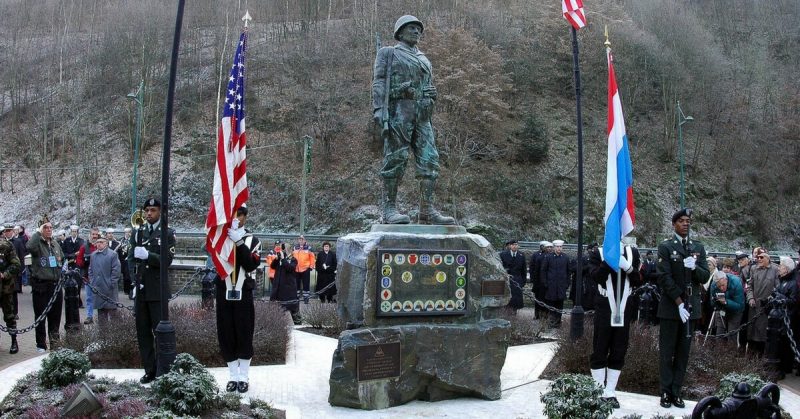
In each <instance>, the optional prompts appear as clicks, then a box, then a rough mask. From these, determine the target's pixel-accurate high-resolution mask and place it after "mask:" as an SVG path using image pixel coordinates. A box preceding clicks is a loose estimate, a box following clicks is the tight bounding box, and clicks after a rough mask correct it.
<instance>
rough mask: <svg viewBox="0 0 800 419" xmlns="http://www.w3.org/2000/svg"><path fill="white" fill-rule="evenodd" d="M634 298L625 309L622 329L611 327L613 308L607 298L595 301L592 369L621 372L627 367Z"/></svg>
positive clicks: (590, 361) (590, 360)
mask: <svg viewBox="0 0 800 419" xmlns="http://www.w3.org/2000/svg"><path fill="white" fill-rule="evenodd" d="M631 300H632V298H629V299H628V302H627V305H626V307H625V319H624V321H623V326H622V327H611V308H610V307H609V306H608V299H606V298H605V297H601V298H597V299H594V307H595V312H594V337H593V338H592V355H591V357H589V366H590V368H591V369H593V370H596V369H601V368H606V367H608V368H610V369H612V370H621V369H622V367H623V366H624V365H625V354H626V353H627V352H628V339H629V337H630V330H631V321H632V320H633V313H636V310H635V309H633V308H632V307H631V306H630V304H631Z"/></svg>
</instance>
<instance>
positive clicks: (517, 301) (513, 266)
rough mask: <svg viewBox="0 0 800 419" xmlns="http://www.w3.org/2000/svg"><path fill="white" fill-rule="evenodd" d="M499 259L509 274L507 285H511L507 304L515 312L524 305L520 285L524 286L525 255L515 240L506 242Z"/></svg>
mask: <svg viewBox="0 0 800 419" xmlns="http://www.w3.org/2000/svg"><path fill="white" fill-rule="evenodd" d="M500 261H501V262H502V263H503V268H505V270H506V273H507V274H508V276H509V281H510V283H509V286H510V287H511V300H510V301H509V302H508V306H509V307H511V309H512V310H514V311H515V312H516V311H517V310H519V309H521V308H522V307H524V306H525V302H524V301H523V299H522V287H523V286H525V276H526V275H525V274H526V272H525V270H526V267H525V255H523V254H522V252H520V251H519V243H518V242H517V241H516V240H509V241H507V242H506V250H504V251H502V252H500Z"/></svg>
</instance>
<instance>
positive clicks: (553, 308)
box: [508, 280, 594, 316]
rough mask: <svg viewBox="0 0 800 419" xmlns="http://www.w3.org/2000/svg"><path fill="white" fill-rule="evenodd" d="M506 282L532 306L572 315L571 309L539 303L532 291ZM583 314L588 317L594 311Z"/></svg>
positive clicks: (514, 282) (512, 282)
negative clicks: (515, 288) (532, 304)
mask: <svg viewBox="0 0 800 419" xmlns="http://www.w3.org/2000/svg"><path fill="white" fill-rule="evenodd" d="M508 282H509V284H513V286H515V287H517V289H518V290H520V291H521V292H522V295H523V296H525V297H528V298H530V299H531V301H533V303H534V304H536V305H538V306H540V307H544V308H545V309H546V310H548V311H553V312H556V313H560V314H571V313H572V310H571V309H561V308H556V307H553V306H551V305H549V304H547V303H545V302H544V301H541V300H539V299H537V298H536V294H534V293H533V291H528V290H526V289H524V288H522V287H520V286H519V284H517V282H516V281H511V280H509V281H508ZM583 314H584V315H587V316H588V315H592V314H594V310H588V311H585V312H584V313H583Z"/></svg>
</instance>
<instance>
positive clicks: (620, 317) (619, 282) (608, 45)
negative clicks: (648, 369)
mask: <svg viewBox="0 0 800 419" xmlns="http://www.w3.org/2000/svg"><path fill="white" fill-rule="evenodd" d="M604 32H605V36H606V42H604V43H603V45H605V46H606V51H611V41H610V40H609V39H608V26H606V27H605V28H604ZM620 240H622V237H620ZM624 253H625V246H623V245H621V244H620V248H619V254H620V257H622V255H623V254H624ZM622 291H623V288H622V268H620V267H617V292H616V293H615V294H614V298H615V301H614V303H615V304H616V305H617V314H616V316H614V319H613V320H612V322H611V323H612V324H620V325H621V324H623V319H624V317H625V313H622Z"/></svg>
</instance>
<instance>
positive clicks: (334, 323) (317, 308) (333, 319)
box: [300, 301, 345, 336]
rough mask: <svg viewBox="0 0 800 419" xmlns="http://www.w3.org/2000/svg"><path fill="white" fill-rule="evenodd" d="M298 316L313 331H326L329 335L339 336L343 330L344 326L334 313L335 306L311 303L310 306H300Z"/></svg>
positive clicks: (317, 302) (316, 302)
mask: <svg viewBox="0 0 800 419" xmlns="http://www.w3.org/2000/svg"><path fill="white" fill-rule="evenodd" d="M300 315H301V317H302V318H303V323H306V324H308V325H309V326H311V327H313V328H315V329H328V330H329V332H330V335H334V334H335V335H336V336H339V333H341V332H342V331H343V330H344V327H345V324H344V321H342V319H341V317H339V313H337V312H336V304H328V303H321V302H319V301H312V302H311V304H302V305H301V306H300Z"/></svg>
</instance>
